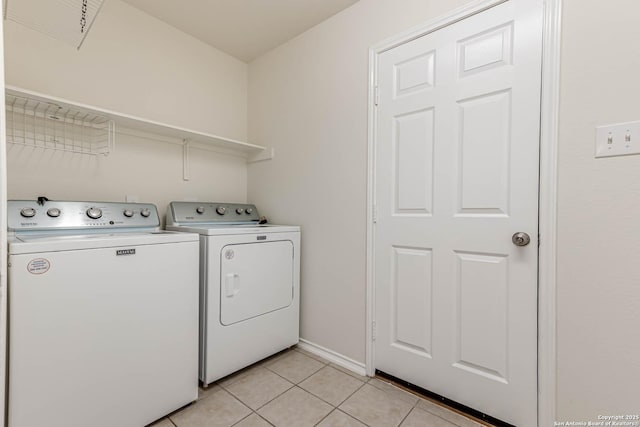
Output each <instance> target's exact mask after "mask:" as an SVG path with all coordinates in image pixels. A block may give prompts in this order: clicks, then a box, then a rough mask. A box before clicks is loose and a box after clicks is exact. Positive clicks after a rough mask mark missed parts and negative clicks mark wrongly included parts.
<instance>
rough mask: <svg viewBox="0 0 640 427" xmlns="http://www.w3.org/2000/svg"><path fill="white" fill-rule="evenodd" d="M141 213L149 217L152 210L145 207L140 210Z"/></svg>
mask: <svg viewBox="0 0 640 427" xmlns="http://www.w3.org/2000/svg"><path fill="white" fill-rule="evenodd" d="M140 215H142V216H143V217H145V218H147V217H149V215H151V211H150V210H149V209H147V208H143V209H141V210H140Z"/></svg>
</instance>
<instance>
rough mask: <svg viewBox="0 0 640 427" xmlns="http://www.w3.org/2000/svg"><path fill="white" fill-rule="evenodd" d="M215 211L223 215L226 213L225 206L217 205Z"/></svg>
mask: <svg viewBox="0 0 640 427" xmlns="http://www.w3.org/2000/svg"><path fill="white" fill-rule="evenodd" d="M216 212H217V213H218V215H224V214H226V213H227V208H225V207H224V206H218V207H217V208H216Z"/></svg>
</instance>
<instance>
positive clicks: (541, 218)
mask: <svg viewBox="0 0 640 427" xmlns="http://www.w3.org/2000/svg"><path fill="white" fill-rule="evenodd" d="M506 1H511V0H475V1H472V2H470V3H468V4H466V5H464V6H462V7H460V8H458V9H455V10H452V11H451V12H449V13H447V14H445V15H443V16H440V17H437V18H435V19H432V20H429V21H427V22H425V23H424V24H421V25H419V26H417V27H414V28H412V29H410V30H408V31H406V32H403V33H401V34H399V35H396V36H393V37H391V38H389V39H386V40H384V41H382V42H381V43H379V44H376V45H374V46H372V47H370V48H369V99H368V122H369V125H368V138H367V140H368V141H367V144H368V153H367V155H368V159H367V254H366V327H365V329H366V342H365V357H366V361H365V369H366V373H367V375H369V376H373V375H374V373H375V360H374V348H373V337H374V333H375V286H374V283H375V282H374V279H375V276H374V273H375V272H374V240H375V229H374V215H375V212H374V204H375V193H374V190H375V187H374V186H375V145H376V121H377V111H376V102H377V88H376V82H377V73H378V58H379V56H380V54H382V53H383V52H385V51H387V50H389V49H392V48H394V47H397V46H399V45H402V44H404V43H407V42H409V41H412V40H415V39H417V38H419V37H422V36H424V35H426V34H428V33H431V32H434V31H436V30H438V29H440V28H443V27H446V26H448V25H451V24H453V23H455V22H457V21H460V20H462V19H465V18H467V17H469V16H471V15H475V14H477V13H480V12H482V11H484V10H487V9H489V8H491V7H493V6H496V5H498V4H501V3H505V2H506ZM540 1H542V2H543V8H544V12H543V13H544V17H543V21H544V23H543V30H542V37H543V39H542V43H543V48H542V92H541V99H540V178H539V179H540V183H539V196H538V197H539V205H538V227H539V229H538V232H539V239H540V244H539V248H538V355H537V356H538V393H537V395H538V425H539V426H546V425H553V422H554V421H555V419H556V244H557V242H556V234H557V223H556V216H557V180H558V159H557V157H558V154H557V151H558V112H559V99H560V96H559V95H560V48H561V45H560V42H561V40H560V30H561V18H562V0H540Z"/></svg>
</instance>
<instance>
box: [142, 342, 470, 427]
mask: <svg viewBox="0 0 640 427" xmlns="http://www.w3.org/2000/svg"><path fill="white" fill-rule="evenodd" d="M231 426H234V427H270V426H275V427H306V426H318V427H366V426H370V427H397V426H400V427H432V426H433V427H481V426H483V424H480V423H478V422H476V421H473V420H471V419H470V418H467V417H465V416H462V415H460V414H458V413H456V412H453V411H450V410H448V409H446V408H444V407H442V406H440V405H437V404H435V403H433V402H431V401H429V400H427V399H423V398H421V397H419V396H416V395H414V394H412V393H409V392H407V391H404V390H402V389H401V388H398V387H396V386H394V385H392V384H389V383H387V382H384V381H382V380H380V379H377V378H368V377H363V376H360V375H358V374H355V373H353V372H351V371H348V370H346V369H344V368H342V367H340V366H337V365H334V364H332V363H329V362H327V361H326V360H323V359H322V358H319V357H318V356H315V355H312V354H310V353H307V352H305V351H304V350H301V349H298V348H293V349H290V350H287V351H285V352H282V353H279V354H277V355H275V356H273V357H271V358H268V359H266V360H263V361H262V362H259V363H256V364H255V365H253V366H250V367H249V368H246V369H244V370H242V371H240V372H237V373H235V374H232V375H230V376H228V377H226V378H223V379H222V380H220V381H218V382H216V383H215V384H212V385H210V386H209V387H208V388H206V389H201V390H200V395H199V398H198V401H197V402H195V403H193V404H191V405H189V406H186V407H185V408H182V409H181V410H179V411H177V412H175V413H173V414H171V415H169V416H168V417H166V418H163V419H162V420H160V421H158V422H156V423H154V424H152V427H231Z"/></svg>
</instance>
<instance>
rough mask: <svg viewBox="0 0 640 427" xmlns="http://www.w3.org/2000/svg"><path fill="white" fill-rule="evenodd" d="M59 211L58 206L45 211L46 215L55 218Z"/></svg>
mask: <svg viewBox="0 0 640 427" xmlns="http://www.w3.org/2000/svg"><path fill="white" fill-rule="evenodd" d="M61 213H62V212H60V209H58V208H51V209H49V210H48V211H47V215H49V216H50V217H51V218H57V217H59V216H60V214H61Z"/></svg>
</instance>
